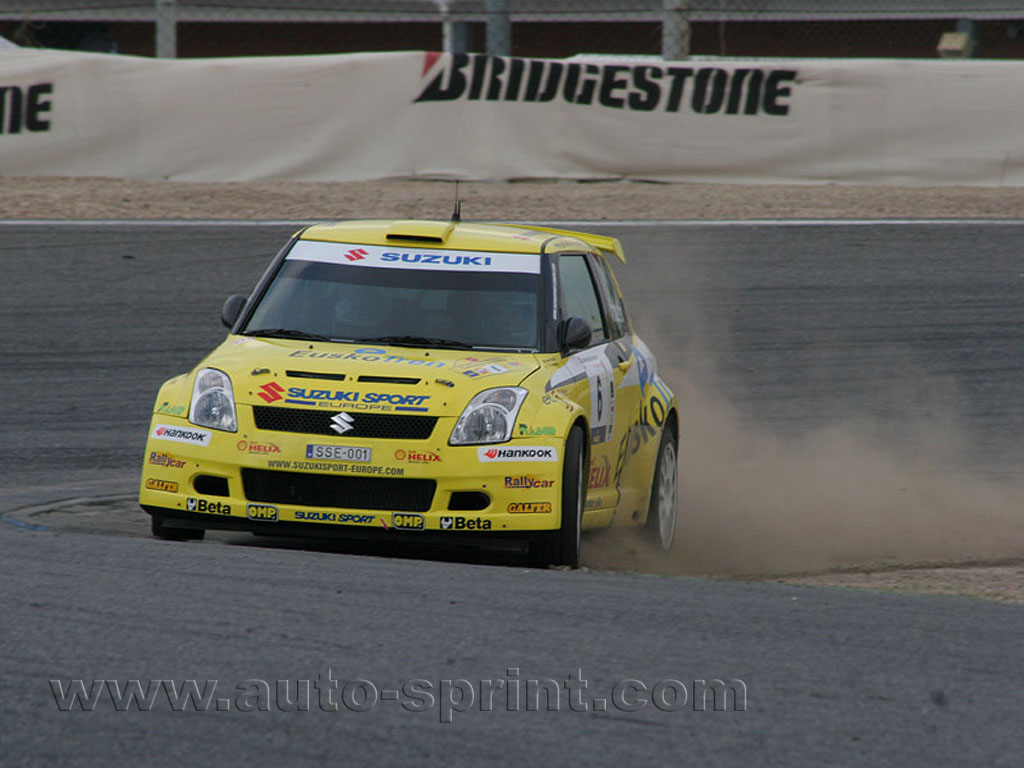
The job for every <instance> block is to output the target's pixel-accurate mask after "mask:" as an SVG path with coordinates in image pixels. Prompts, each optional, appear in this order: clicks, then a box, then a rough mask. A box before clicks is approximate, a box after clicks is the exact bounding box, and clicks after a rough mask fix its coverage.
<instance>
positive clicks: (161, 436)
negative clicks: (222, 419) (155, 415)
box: [150, 424, 213, 446]
mask: <svg viewBox="0 0 1024 768" xmlns="http://www.w3.org/2000/svg"><path fill="white" fill-rule="evenodd" d="M212 436H213V433H212V432H208V431H207V430H205V429H196V428H195V427H172V426H170V425H169V424H157V425H156V426H155V427H153V432H152V434H151V435H150V437H151V438H154V439H155V440H170V441H171V442H174V443H189V444H190V445H202V446H207V445H209V444H210V438H211V437H212Z"/></svg>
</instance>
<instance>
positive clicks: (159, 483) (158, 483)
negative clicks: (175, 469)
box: [146, 477, 178, 493]
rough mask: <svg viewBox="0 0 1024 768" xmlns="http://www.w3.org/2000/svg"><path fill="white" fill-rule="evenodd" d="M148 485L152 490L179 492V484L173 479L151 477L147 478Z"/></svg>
mask: <svg viewBox="0 0 1024 768" xmlns="http://www.w3.org/2000/svg"><path fill="white" fill-rule="evenodd" d="M146 487H147V488H148V489H149V490H151V491H165V492H167V493H177V492H178V484H177V483H175V482H173V481H172V480H157V479H156V478H152V477H151V478H149V479H148V480H146Z"/></svg>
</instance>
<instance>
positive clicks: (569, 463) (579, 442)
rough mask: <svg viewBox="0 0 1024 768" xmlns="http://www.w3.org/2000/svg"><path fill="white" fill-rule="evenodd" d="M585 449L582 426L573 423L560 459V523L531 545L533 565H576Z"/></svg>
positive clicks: (579, 537) (581, 511) (581, 513)
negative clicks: (554, 529)
mask: <svg viewBox="0 0 1024 768" xmlns="http://www.w3.org/2000/svg"><path fill="white" fill-rule="evenodd" d="M585 462H586V451H585V449H584V439H583V430H582V429H580V428H579V427H574V428H573V430H572V431H571V432H570V433H569V439H568V440H566V441H565V457H564V459H563V461H562V524H561V526H560V527H559V529H558V531H556V532H555V533H553V534H542V535H541V536H540V537H539V538H538V539H536V540H535V541H534V543H533V546H532V548H531V555H532V559H533V561H534V564H535V565H538V566H540V567H542V568H544V567H547V566H549V565H567V566H569V567H570V568H578V567H579V564H580V542H581V535H582V534H581V531H582V526H583V503H584V502H585V501H586V498H587V486H586V481H587V473H586V472H585V469H586V467H585V466H584V463H585Z"/></svg>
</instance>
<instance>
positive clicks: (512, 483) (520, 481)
mask: <svg viewBox="0 0 1024 768" xmlns="http://www.w3.org/2000/svg"><path fill="white" fill-rule="evenodd" d="M554 484H555V481H554V480H545V479H543V478H540V477H534V476H533V475H516V476H514V477H510V476H508V475H506V476H505V487H506V488H510V489H512V490H517V491H528V490H532V489H533V488H550V487H551V486H553V485H554Z"/></svg>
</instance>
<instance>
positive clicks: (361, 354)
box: [288, 347, 445, 368]
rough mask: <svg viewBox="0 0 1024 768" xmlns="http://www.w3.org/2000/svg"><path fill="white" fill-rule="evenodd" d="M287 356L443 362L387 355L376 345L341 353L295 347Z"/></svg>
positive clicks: (435, 365)
mask: <svg viewBox="0 0 1024 768" xmlns="http://www.w3.org/2000/svg"><path fill="white" fill-rule="evenodd" d="M288 357H312V358H319V359H329V360H360V361H362V362H365V363H374V362H381V363H405V364H406V365H422V366H425V367H427V368H444V366H445V364H444V363H443V362H441V361H440V360H414V359H412V358H409V357H402V356H401V355H389V354H388V353H387V350H384V349H377V348H376V347H361V348H359V349H357V350H356V351H355V352H348V353H345V354H342V353H341V352H311V351H308V350H305V349H297V350H295V351H294V352H291V353H289V355H288Z"/></svg>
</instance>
